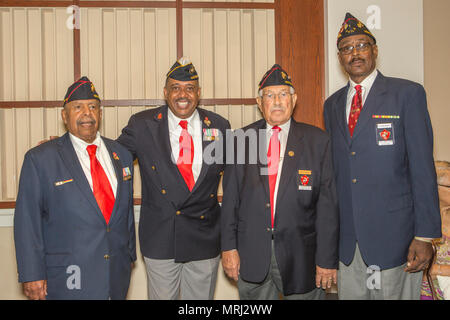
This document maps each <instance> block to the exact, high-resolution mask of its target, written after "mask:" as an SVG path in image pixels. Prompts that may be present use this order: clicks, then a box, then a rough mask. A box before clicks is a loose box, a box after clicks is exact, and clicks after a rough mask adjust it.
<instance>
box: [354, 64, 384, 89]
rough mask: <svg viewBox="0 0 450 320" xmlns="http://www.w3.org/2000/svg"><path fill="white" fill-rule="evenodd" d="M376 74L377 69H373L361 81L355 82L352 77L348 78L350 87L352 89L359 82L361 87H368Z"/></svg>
mask: <svg viewBox="0 0 450 320" xmlns="http://www.w3.org/2000/svg"><path fill="white" fill-rule="evenodd" d="M377 75H378V70H377V69H375V70H374V71H372V73H371V74H369V76H368V77H367V78H365V79H364V80H363V81H362V82H361V83H356V82H354V81H353V80H352V79H350V86H351V87H352V89H354V88H355V86H357V85H358V84H359V85H361V87H363V88H365V89H367V88H370V87H371V86H372V84H373V82H374V81H375V78H376V77H377Z"/></svg>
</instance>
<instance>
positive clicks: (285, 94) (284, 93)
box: [262, 91, 291, 101]
mask: <svg viewBox="0 0 450 320" xmlns="http://www.w3.org/2000/svg"><path fill="white" fill-rule="evenodd" d="M290 96H291V94H290V93H289V92H287V91H281V92H279V93H273V92H268V93H264V94H263V95H262V97H263V99H265V100H267V101H273V100H275V97H278V99H280V100H284V99H286V98H288V97H290Z"/></svg>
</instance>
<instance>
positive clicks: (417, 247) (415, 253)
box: [404, 239, 433, 273]
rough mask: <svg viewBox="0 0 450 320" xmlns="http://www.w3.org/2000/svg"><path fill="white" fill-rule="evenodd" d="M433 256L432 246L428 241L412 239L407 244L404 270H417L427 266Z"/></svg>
mask: <svg viewBox="0 0 450 320" xmlns="http://www.w3.org/2000/svg"><path fill="white" fill-rule="evenodd" d="M432 257H433V246H432V245H431V243H429V242H425V241H420V240H417V239H414V240H413V241H412V242H411V245H410V246H409V251H408V263H407V264H406V268H405V269H404V270H405V272H410V273H413V272H419V271H421V270H424V269H426V268H427V267H428V265H429V263H431V259H432Z"/></svg>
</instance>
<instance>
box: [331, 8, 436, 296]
mask: <svg viewBox="0 0 450 320" xmlns="http://www.w3.org/2000/svg"><path fill="white" fill-rule="evenodd" d="M337 47H338V51H339V52H338V57H339V62H340V64H341V65H342V67H343V68H344V70H345V71H346V73H348V75H349V77H350V80H349V83H348V84H347V86H345V87H344V88H342V89H340V90H339V91H337V92H336V93H335V94H333V95H332V96H331V97H330V98H328V99H327V101H326V102H325V106H324V117H325V126H326V129H327V131H328V132H329V133H330V136H331V142H332V150H333V162H334V170H335V172H336V183H337V191H338V196H339V211H340V237H339V238H340V243H339V260H340V263H339V272H338V294H339V298H340V299H364V300H367V299H377V300H378V299H396V300H398V299H407V300H409V299H419V297H420V285H421V280H422V271H423V270H424V269H425V268H426V267H427V265H428V264H429V263H430V260H431V258H432V253H433V251H432V245H431V243H430V242H431V239H432V238H439V237H440V236H441V221H440V215H439V202H438V194H437V183H436V172H435V167H434V161H433V131H432V127H431V122H430V117H429V114H428V110H427V100H426V94H425V90H424V88H423V87H422V86H421V85H420V84H417V83H414V82H411V81H408V80H404V79H397V78H389V77H385V76H384V75H383V74H381V72H379V71H378V70H377V69H376V59H377V57H378V47H377V45H376V39H375V37H374V36H373V34H372V33H371V32H370V31H369V30H368V29H367V28H366V26H364V24H363V23H362V22H361V21H359V20H358V19H356V18H355V17H353V16H352V15H351V14H349V13H348V14H347V16H346V18H345V21H344V23H343V25H342V28H341V30H340V32H339V35H338V41H337Z"/></svg>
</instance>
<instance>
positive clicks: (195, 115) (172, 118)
mask: <svg viewBox="0 0 450 320" xmlns="http://www.w3.org/2000/svg"><path fill="white" fill-rule="evenodd" d="M168 117H169V119H170V121H172V123H173V124H174V125H175V128H177V127H179V126H178V124H179V123H180V121H182V120H186V121H187V122H188V126H191V127H193V121H197V120H198V119H200V118H199V117H200V116H199V114H198V111H197V109H195V111H194V112H193V113H192V114H191V116H190V117H189V118H187V119H181V118H178V117H177V116H176V115H174V114H173V112H172V110H170V108H168ZM180 128H181V127H180Z"/></svg>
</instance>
